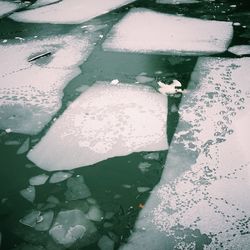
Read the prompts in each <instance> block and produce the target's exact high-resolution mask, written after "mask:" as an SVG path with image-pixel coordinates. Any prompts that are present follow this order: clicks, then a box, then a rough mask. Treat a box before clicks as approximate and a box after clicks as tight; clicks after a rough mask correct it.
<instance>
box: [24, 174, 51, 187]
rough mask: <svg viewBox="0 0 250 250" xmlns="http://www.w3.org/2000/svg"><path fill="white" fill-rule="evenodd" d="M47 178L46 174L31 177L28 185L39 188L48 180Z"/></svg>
mask: <svg viewBox="0 0 250 250" xmlns="http://www.w3.org/2000/svg"><path fill="white" fill-rule="evenodd" d="M48 178H49V176H48V175H46V174H41V175H37V176H33V177H31V178H30V179H29V183H30V185H32V186H40V185H43V184H44V183H45V182H46V181H47V180H48Z"/></svg>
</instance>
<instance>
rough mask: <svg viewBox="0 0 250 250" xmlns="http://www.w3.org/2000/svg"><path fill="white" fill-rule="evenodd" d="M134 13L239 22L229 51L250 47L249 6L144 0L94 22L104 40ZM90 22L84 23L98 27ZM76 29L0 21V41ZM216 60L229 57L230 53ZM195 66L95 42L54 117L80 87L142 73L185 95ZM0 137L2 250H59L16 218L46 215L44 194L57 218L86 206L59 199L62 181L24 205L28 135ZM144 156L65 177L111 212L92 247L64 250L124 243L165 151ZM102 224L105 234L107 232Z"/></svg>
mask: <svg viewBox="0 0 250 250" xmlns="http://www.w3.org/2000/svg"><path fill="white" fill-rule="evenodd" d="M72 4H73V3H72ZM231 5H236V7H230V6H231ZM132 7H146V8H149V9H152V10H157V11H160V12H163V13H171V14H183V15H185V16H191V17H199V18H202V19H210V20H225V21H233V22H239V23H240V24H241V25H240V26H235V27H234V38H233V41H232V44H231V45H237V44H248V43H249V42H250V26H249V23H250V4H249V3H248V2H247V1H233V0H232V1H229V0H228V1H211V2H209V1H206V2H202V3H197V4H185V5H176V6H174V5H173V6H172V5H161V4H156V3H155V2H154V1H148V0H144V1H136V2H135V3H133V4H130V5H128V6H125V7H122V8H120V9H118V10H115V11H112V12H111V13H108V14H106V15H103V16H101V17H98V18H96V20H97V21H98V22H102V23H105V24H107V27H106V28H105V33H106V34H107V33H108V31H109V30H110V29H111V28H112V25H113V24H115V23H116V22H117V21H118V20H120V19H121V18H122V17H123V16H124V15H125V14H126V13H127V12H128V10H129V9H130V8H132ZM96 20H94V21H90V22H88V23H91V22H96ZM81 25H82V24H81ZM79 26H80V25H52V24H29V23H17V22H14V21H12V20H10V19H8V18H7V17H5V18H3V19H1V20H0V40H1V39H14V38H15V37H16V36H19V37H23V38H29V37H32V36H35V35H37V36H39V37H49V36H51V35H55V34H67V33H69V32H70V31H71V30H73V29H75V28H76V27H79ZM215 56H216V55H215ZM220 56H224V57H235V56H234V55H232V54H230V53H228V52H226V53H224V54H222V55H220ZM196 60H197V57H182V58H179V57H175V56H164V55H150V54H146V55H144V54H127V53H113V52H104V51H102V49H101V44H100V43H99V44H97V45H96V46H95V49H94V51H93V53H92V54H91V55H90V57H89V58H88V60H87V62H85V63H84V64H83V65H81V71H82V73H81V74H80V75H79V76H77V77H76V78H75V79H73V80H72V81H71V82H70V83H69V84H68V86H67V87H66V88H65V89H64V97H63V100H62V103H63V104H62V108H61V109H60V111H59V112H58V113H57V114H56V117H58V116H60V115H61V114H62V113H63V111H64V110H65V109H66V108H67V105H68V104H69V103H70V102H72V101H73V100H75V99H76V98H77V97H78V96H79V95H80V93H79V92H78V91H77V88H78V87H80V86H82V84H86V85H88V86H91V85H92V84H93V83H94V82H96V81H98V80H101V81H105V80H107V81H110V80H113V79H119V80H120V81H121V82H127V83H130V82H133V81H134V77H135V76H137V75H138V74H140V73H141V72H146V73H147V74H148V75H149V76H151V77H154V78H155V79H156V81H157V80H162V81H166V82H168V81H171V80H172V79H178V80H179V81H181V82H183V83H184V86H183V87H184V88H186V87H187V83H188V81H189V78H190V74H191V72H192V70H193V67H194V65H195V63H196ZM174 61H178V63H173V62H174ZM156 71H162V74H160V75H157V74H155V72H156ZM156 81H155V82H153V83H151V85H152V86H153V87H154V88H156ZM168 101H169V102H168V105H169V113H168V124H167V134H168V138H169V143H170V142H171V138H172V136H173V134H174V131H175V128H176V126H177V123H178V113H176V112H171V110H170V108H171V106H172V105H173V104H176V106H177V107H178V105H179V103H180V101H181V96H179V97H168ZM50 125H51V124H48V125H47V126H46V127H45V129H44V130H43V131H42V132H41V133H39V134H38V135H36V136H32V137H30V139H31V146H33V145H35V144H36V143H37V141H39V140H40V138H41V137H42V136H43V135H44V134H45V133H46V131H47V130H48V128H49V127H50ZM0 132H1V133H0V154H1V157H0V199H1V206H0V232H1V233H2V246H1V249H64V248H63V247H62V246H59V245H56V244H55V243H54V242H53V241H52V240H51V239H50V237H49V236H48V233H47V232H36V231H35V230H34V229H32V228H28V227H26V226H24V225H22V224H21V223H19V220H20V218H22V217H24V216H25V215H26V214H28V213H29V211H31V210H32V209H37V208H41V210H42V209H44V211H46V208H43V205H44V204H45V203H46V199H47V197H48V195H53V196H55V197H57V198H58V199H59V200H60V203H59V204H58V205H57V206H56V207H55V208H53V209H54V211H55V212H59V211H61V210H64V209H69V208H70V209H73V208H83V207H87V206H88V204H87V203H86V201H85V200H78V201H66V200H65V196H64V193H65V191H66V190H67V185H66V182H61V183H58V184H48V183H46V184H44V185H42V186H38V187H37V188H36V198H35V201H34V203H30V202H28V201H27V200H25V199H24V198H23V197H21V196H20V193H19V191H20V190H22V189H24V188H26V187H27V186H28V185H29V184H28V181H29V179H30V177H32V176H35V175H39V174H42V173H44V171H43V170H41V169H39V168H37V167H35V166H34V165H33V164H32V163H31V162H29V160H28V159H27V158H26V156H25V154H22V155H17V150H18V148H19V147H20V145H21V144H22V143H23V142H24V141H25V140H26V139H27V136H25V135H22V134H15V133H10V134H8V133H5V132H4V131H0ZM12 140H14V141H18V142H19V143H20V145H6V142H7V141H12ZM147 153H149V152H144V153H133V154H131V155H128V156H124V157H116V158H112V159H109V160H106V161H103V162H100V163H97V164H95V165H93V166H89V167H84V168H79V169H75V170H72V171H71V172H72V174H73V175H74V176H77V175H81V176H83V177H84V180H85V183H86V185H87V186H88V188H89V189H90V191H91V197H92V198H94V199H95V200H96V201H97V203H98V206H99V207H100V209H101V210H102V211H103V212H112V213H113V216H112V217H111V218H108V219H103V220H102V221H100V222H96V223H95V225H96V227H97V229H98V233H97V236H96V239H95V240H93V241H92V242H91V241H90V243H88V244H87V245H85V246H84V244H83V245H80V246H78V245H73V246H72V247H71V248H70V249H98V247H97V241H98V239H99V238H100V237H101V236H102V235H108V236H109V237H110V238H111V239H112V240H113V241H114V242H115V248H118V247H119V246H120V245H121V244H122V243H124V242H126V239H127V238H128V236H129V235H130V233H131V231H132V229H133V226H134V223H135V220H136V217H137V215H138V213H139V212H140V210H141V209H142V207H143V204H145V202H146V200H147V198H148V196H149V194H150V191H147V192H144V193H140V192H138V190H137V187H149V188H150V190H151V189H152V188H153V187H154V186H155V185H156V184H157V183H158V181H159V179H160V177H161V172H162V168H163V167H164V164H165V159H166V155H167V152H166V151H161V152H158V153H159V159H153V160H145V159H144V158H143V157H144V156H145V155H146V154H147ZM141 162H149V163H150V164H151V167H150V169H149V171H148V172H146V173H142V171H140V169H139V168H138V165H139V164H140V163H141ZM166 167H167V166H166ZM49 175H50V173H49ZM41 204H43V205H41ZM86 209H88V208H86ZM105 223H106V224H105ZM107 223H109V224H107ZM107 225H108V227H106V226H107ZM28 246H29V247H30V248H28Z"/></svg>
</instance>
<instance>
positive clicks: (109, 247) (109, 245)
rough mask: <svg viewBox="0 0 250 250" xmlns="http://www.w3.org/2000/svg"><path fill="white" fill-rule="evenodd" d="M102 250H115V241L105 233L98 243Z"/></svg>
mask: <svg viewBox="0 0 250 250" xmlns="http://www.w3.org/2000/svg"><path fill="white" fill-rule="evenodd" d="M97 245H98V247H99V248H100V249H101V250H113V249H114V245H115V242H114V241H113V240H111V239H110V238H109V237H108V236H106V235H103V236H102V237H101V239H100V240H99V241H98V243H97Z"/></svg>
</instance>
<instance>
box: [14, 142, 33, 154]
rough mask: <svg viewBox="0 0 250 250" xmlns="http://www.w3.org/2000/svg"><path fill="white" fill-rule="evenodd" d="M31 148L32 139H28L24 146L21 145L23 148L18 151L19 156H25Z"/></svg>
mask: <svg viewBox="0 0 250 250" xmlns="http://www.w3.org/2000/svg"><path fill="white" fill-rule="evenodd" d="M29 147H30V138H27V139H26V140H25V141H24V142H23V144H22V145H21V147H20V148H19V149H18V150H17V152H16V153H17V154H18V155H20V154H24V153H26V152H27V151H28V150H29Z"/></svg>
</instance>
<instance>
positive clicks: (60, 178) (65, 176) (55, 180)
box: [49, 172, 72, 183]
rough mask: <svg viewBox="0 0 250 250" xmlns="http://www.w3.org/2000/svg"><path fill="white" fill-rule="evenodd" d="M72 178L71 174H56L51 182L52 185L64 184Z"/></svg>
mask: <svg viewBox="0 0 250 250" xmlns="http://www.w3.org/2000/svg"><path fill="white" fill-rule="evenodd" d="M71 176H72V174H71V173H67V172H56V173H54V174H53V175H52V176H51V177H50V179H49V182H50V183H58V182H62V181H65V180H67V179H68V178H70V177H71Z"/></svg>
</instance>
